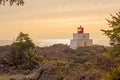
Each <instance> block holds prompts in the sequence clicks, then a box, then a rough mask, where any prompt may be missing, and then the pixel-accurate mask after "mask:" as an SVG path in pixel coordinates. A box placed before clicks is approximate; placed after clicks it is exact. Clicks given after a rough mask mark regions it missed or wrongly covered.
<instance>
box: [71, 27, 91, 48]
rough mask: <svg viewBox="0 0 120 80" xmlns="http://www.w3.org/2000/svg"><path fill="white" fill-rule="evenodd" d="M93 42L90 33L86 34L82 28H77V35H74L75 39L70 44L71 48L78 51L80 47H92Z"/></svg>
mask: <svg viewBox="0 0 120 80" xmlns="http://www.w3.org/2000/svg"><path fill="white" fill-rule="evenodd" d="M92 45H93V41H92V39H89V33H84V28H83V27H82V26H80V27H78V28H77V33H73V39H72V40H71V43H70V48H72V49H77V48H78V47H84V46H92Z"/></svg>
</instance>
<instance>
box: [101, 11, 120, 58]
mask: <svg viewBox="0 0 120 80" xmlns="http://www.w3.org/2000/svg"><path fill="white" fill-rule="evenodd" d="M111 17H112V19H111V20H108V19H106V20H107V21H108V23H109V24H108V25H109V27H110V29H109V30H102V31H103V32H104V35H105V36H107V37H108V38H109V39H110V45H111V47H112V49H111V51H110V52H111V54H112V56H113V57H116V56H120V12H118V13H116V15H111Z"/></svg>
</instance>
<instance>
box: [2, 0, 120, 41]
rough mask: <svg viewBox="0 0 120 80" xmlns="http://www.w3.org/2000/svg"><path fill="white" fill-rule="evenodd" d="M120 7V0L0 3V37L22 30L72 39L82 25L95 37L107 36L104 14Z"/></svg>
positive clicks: (8, 37) (37, 36)
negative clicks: (102, 30)
mask: <svg viewBox="0 0 120 80" xmlns="http://www.w3.org/2000/svg"><path fill="white" fill-rule="evenodd" d="M119 10H120V0H25V5H24V6H20V7H16V5H14V6H12V7H10V6H9V4H6V6H0V40H12V39H13V38H15V37H16V36H17V35H18V33H19V32H21V31H22V32H25V33H28V34H30V36H31V37H32V39H71V38H72V34H73V33H75V32H76V29H77V27H79V25H82V26H83V27H84V28H85V32H86V33H90V38H92V39H93V40H94V41H97V40H101V41H104V40H106V38H105V36H103V34H102V32H101V31H100V29H108V25H107V21H106V20H105V18H108V19H110V18H111V17H110V15H109V14H110V13H111V14H115V13H117V12H118V11H119Z"/></svg>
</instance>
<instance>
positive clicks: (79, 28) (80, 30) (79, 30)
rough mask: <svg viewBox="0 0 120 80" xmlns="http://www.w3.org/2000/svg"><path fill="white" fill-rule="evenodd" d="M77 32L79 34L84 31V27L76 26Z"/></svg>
mask: <svg viewBox="0 0 120 80" xmlns="http://www.w3.org/2000/svg"><path fill="white" fill-rule="evenodd" d="M77 33H79V34H82V33H84V28H83V27H82V26H81V25H80V27H78V31H77Z"/></svg>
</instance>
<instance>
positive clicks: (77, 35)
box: [73, 33, 89, 39]
mask: <svg viewBox="0 0 120 80" xmlns="http://www.w3.org/2000/svg"><path fill="white" fill-rule="evenodd" d="M73 39H89V33H83V34H78V33H74V34H73Z"/></svg>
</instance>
